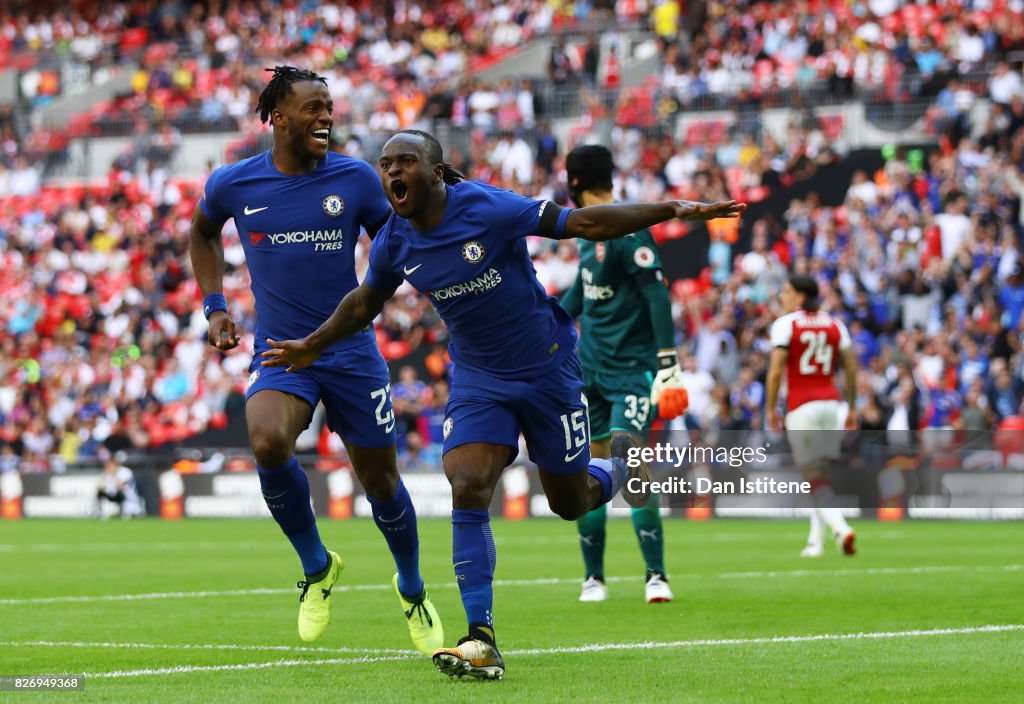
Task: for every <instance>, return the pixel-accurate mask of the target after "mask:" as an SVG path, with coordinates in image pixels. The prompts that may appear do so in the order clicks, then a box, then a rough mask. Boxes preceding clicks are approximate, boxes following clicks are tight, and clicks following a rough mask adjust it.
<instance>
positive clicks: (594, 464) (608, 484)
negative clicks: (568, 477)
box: [587, 457, 629, 503]
mask: <svg viewBox="0 0 1024 704" xmlns="http://www.w3.org/2000/svg"><path fill="white" fill-rule="evenodd" d="M587 474H589V475H590V476H592V477H594V478H595V479H597V481H599V482H601V489H602V490H603V494H602V503H608V502H609V501H611V500H612V498H613V497H614V496H615V495H616V494H618V493H619V491H620V490H621V489H622V485H623V484H625V483H626V481H627V480H628V479H629V469H627V468H626V462H625V461H624V460H622V459H620V458H618V457H613V458H612V459H610V460H595V459H591V460H590V464H589V465H587Z"/></svg>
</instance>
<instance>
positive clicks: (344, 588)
mask: <svg viewBox="0 0 1024 704" xmlns="http://www.w3.org/2000/svg"><path fill="white" fill-rule="evenodd" d="M1022 569H1024V565H936V566H921V567H872V568H867V569H849V570H790V571H787V572H724V573H722V574H711V575H707V574H682V575H675V576H674V579H758V578H776V577H797V578H799V577H855V576H861V575H863V576H872V575H874V576H878V575H899V574H934V573H942V572H1017V571H1020V570H1022ZM641 579H642V578H641V577H640V576H629V577H607V578H606V579H605V581H606V582H636V581H640V580H641ZM579 582H580V580H579V579H576V578H574V577H544V578H539V579H497V580H495V581H494V586H496V587H536V586H550V585H559V584H579ZM456 586H457V585H455V584H452V583H450V582H440V583H437V584H433V585H431V587H430V588H431V589H455V588H456ZM392 588H393V587H392V586H391V585H390V584H346V585H341V586H336V587H334V589H333V590H332V593H340V592H377V591H391V589H392ZM294 592H295V590H294V589H270V588H266V589H229V590H224V591H196V592H148V593H143V594H100V595H93V596H46V597H30V598H27V599H0V606H20V605H27V604H71V603H90V602H104V601H148V600H154V599H205V598H210V597H224V596H267V595H278V594H294Z"/></svg>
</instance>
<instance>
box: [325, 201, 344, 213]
mask: <svg viewBox="0 0 1024 704" xmlns="http://www.w3.org/2000/svg"><path fill="white" fill-rule="evenodd" d="M344 209H345V201H343V200H342V199H341V196H327V197H326V198H324V212H325V213H327V214H328V215H330V216H331V217H335V216H338V215H341V211H343V210H344Z"/></svg>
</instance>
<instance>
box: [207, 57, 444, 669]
mask: <svg viewBox="0 0 1024 704" xmlns="http://www.w3.org/2000/svg"><path fill="white" fill-rule="evenodd" d="M268 70H271V69H268ZM272 70H273V74H274V75H273V78H272V79H271V80H270V82H269V83H268V84H267V87H266V89H265V90H264V91H263V93H262V94H261V95H260V98H259V104H258V106H257V110H258V112H259V114H260V118H261V119H262V120H263V122H267V121H270V123H271V125H273V130H274V146H273V148H272V149H271V150H270V151H268V152H265V153H263V154H259V155H257V156H255V157H252V158H250V159H245V160H244V161H240V162H238V163H237V164H233V165H231V166H225V167H223V168H220V169H217V170H216V171H214V172H213V173H212V174H211V175H210V178H209V180H208V181H207V182H206V189H205V193H204V195H203V198H202V199H201V200H200V201H199V204H198V205H197V206H196V210H195V215H194V216H193V219H192V231H191V234H190V238H191V250H192V268H193V269H194V270H195V275H196V279H197V280H198V282H199V287H200V288H201V289H202V292H203V294H204V296H205V299H204V301H203V308H204V311H205V313H206V317H207V319H208V320H209V321H210V330H209V341H210V344H211V345H213V346H215V347H217V348H218V349H220V350H229V349H231V348H233V347H235V346H236V345H237V344H238V340H239V332H240V331H239V329H238V327H237V326H236V324H235V322H234V321H233V320H232V318H231V315H230V314H229V312H228V309H227V304H226V301H225V299H224V295H223V293H222V279H223V274H224V247H223V243H222V242H221V228H222V226H223V225H224V222H225V221H226V220H227V219H228V218H234V219H235V226H236V228H237V229H238V235H239V238H240V239H241V242H242V247H243V248H244V250H245V256H246V261H247V263H248V266H249V275H250V278H251V280H252V291H253V295H254V296H255V298H256V331H255V335H256V338H255V339H256V353H257V354H259V353H260V352H262V351H263V350H265V349H266V343H265V340H266V339H267V338H268V337H281V338H288V337H296V336H302V335H307V334H309V333H310V332H312V331H313V330H315V329H317V327H318V326H319V325H320V324H321V323H323V322H324V321H325V320H326V319H327V318H328V317H329V316H330V314H331V312H332V311H333V310H334V307H335V306H336V305H337V303H338V301H340V300H341V299H342V297H343V296H344V295H345V294H346V293H348V292H349V291H351V290H352V289H354V288H355V287H356V285H357V283H358V282H357V281H356V273H355V259H354V255H353V250H354V248H355V245H356V240H357V239H358V237H359V229H360V227H362V228H363V229H365V230H366V232H367V233H368V234H369V235H370V236H371V237H372V236H373V235H375V234H376V233H377V231H378V229H379V228H380V227H381V225H383V224H384V222H385V221H386V220H387V218H388V217H389V216H390V214H391V209H390V208H389V207H388V202H387V200H386V199H385V198H384V193H383V192H382V191H381V187H380V181H379V180H378V178H377V176H376V173H375V172H374V169H373V167H371V166H370V165H369V164H367V163H366V162H364V161H360V160H356V159H351V158H349V157H345V156H342V155H339V154H335V153H334V152H328V148H327V146H328V143H329V141H330V134H331V126H332V118H331V111H332V109H333V103H332V101H331V97H330V94H329V93H328V92H327V83H326V81H325V80H324V79H323V78H321V77H320V76H317V75H316V74H315V73H312V72H311V71H306V70H298V69H295V68H292V67H290V66H278V67H277V68H274V69H272ZM367 322H369V321H367ZM353 332H355V334H354V335H352V336H351V337H350V338H349V339H347V340H345V341H344V342H341V341H340V340H339V341H338V342H337V343H336V344H331V345H329V346H327V347H325V348H324V349H323V350H322V351H323V355H322V356H321V359H320V360H319V361H318V362H317V363H316V364H315V365H312V366H311V367H310V368H309V369H305V370H303V371H302V372H301V373H299V374H285V373H284V371H283V370H281V369H274V368H267V367H261V366H260V364H259V362H260V360H259V358H258V357H257V358H255V359H254V360H253V363H252V366H251V368H250V372H251V375H250V377H249V389H248V392H247V394H246V403H245V419H246V422H247V424H248V426H249V441H250V443H251V444H252V449H253V453H254V454H255V455H256V465H257V471H258V472H259V478H260V486H261V488H262V490H263V497H264V499H265V500H266V502H267V507H268V508H269V509H270V513H271V514H272V515H273V517H274V519H275V520H276V521H277V523H278V525H280V526H281V530H282V531H284V534H285V535H286V536H287V537H288V539H289V540H290V541H291V543H292V545H293V546H294V548H295V551H296V552H297V553H298V555H299V559H300V560H301V562H302V570H303V572H304V573H305V575H306V576H305V579H304V580H302V581H300V582H299V584H298V586H299V588H300V589H302V594H301V596H300V597H299V602H300V604H299V636H300V637H301V638H302V640H304V641H313V640H316V639H317V638H318V637H319V636H320V634H321V633H323V631H324V629H325V628H326V627H327V623H328V621H329V620H330V610H329V607H330V598H331V588H332V587H333V586H334V584H335V583H336V582H337V581H338V575H339V573H340V572H341V570H342V569H343V563H342V561H341V558H340V557H339V556H338V554H337V553H335V552H333V551H330V550H327V549H326V548H325V547H324V545H323V543H322V542H321V540H320V534H319V532H318V530H317V525H316V519H315V518H314V516H313V511H312V509H311V508H310V496H309V482H308V480H307V478H306V473H305V471H304V470H303V469H302V467H301V466H300V465H299V463H298V461H297V460H296V458H295V455H294V453H295V440H296V438H297V437H298V435H299V433H300V432H302V430H303V429H304V428H305V427H306V426H308V425H309V423H310V420H311V418H312V414H313V409H314V408H315V407H316V405H317V403H318V402H320V401H321V400H322V401H323V402H324V406H325V407H326V409H327V423H328V425H329V426H330V428H331V429H332V430H334V431H335V432H337V433H338V434H339V435H341V437H342V439H343V440H344V441H345V446H346V448H347V449H348V452H349V456H350V457H351V459H352V466H353V468H354V469H355V473H356V476H357V477H358V478H359V481H360V482H362V484H363V487H364V488H365V489H366V498H367V500H369V502H370V505H371V507H372V508H373V518H374V520H375V521H376V523H377V526H378V527H379V528H380V530H381V532H382V533H383V534H384V538H385V540H386V541H387V544H388V547H389V548H390V549H391V553H392V555H393V556H394V559H395V565H396V566H397V568H398V573H397V574H396V575H395V577H394V579H393V580H392V583H393V585H394V588H395V591H396V592H397V593H398V599H399V603H400V604H401V606H402V610H403V612H405V616H406V620H407V621H408V627H409V632H410V635H411V636H412V640H413V644H414V645H415V646H416V647H417V649H419V650H420V651H422V652H424V653H427V654H429V653H432V652H433V651H434V650H435V649H436V648H438V647H440V646H441V645H442V644H443V640H444V634H443V631H442V628H441V621H440V619H439V618H438V616H437V611H436V610H435V609H434V607H433V605H432V604H431V602H430V600H429V599H428V598H427V592H426V588H425V587H424V585H423V580H422V578H421V577H420V570H419V539H418V536H417V527H416V512H415V510H414V509H413V505H412V501H411V500H410V498H409V493H408V491H406V489H405V486H404V485H403V484H402V480H401V478H400V477H399V476H398V469H397V468H396V464H395V432H394V431H395V416H394V412H393V410H392V405H391V393H390V377H389V374H388V368H387V365H386V364H385V363H384V358H383V357H381V354H380V351H379V350H378V349H377V342H376V339H375V337H374V334H373V331H372V330H371V329H370V328H369V327H367V325H365V324H364V325H362V326H360V329H359V330H357V331H353Z"/></svg>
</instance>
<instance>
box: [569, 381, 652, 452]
mask: <svg viewBox="0 0 1024 704" xmlns="http://www.w3.org/2000/svg"><path fill="white" fill-rule="evenodd" d="M583 379H584V382H585V388H584V393H586V395H587V404H588V406H589V413H590V438H591V440H602V439H604V438H607V437H609V436H610V435H611V434H612V431H613V430H624V431H626V432H629V433H634V434H636V435H640V436H646V435H647V433H648V431H650V429H651V421H652V420H653V419H654V413H653V411H654V409H653V407H652V406H651V383H652V382H653V381H654V375H653V374H652V373H650V372H621V373H608V372H591V371H590V370H588V369H584V370H583Z"/></svg>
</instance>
